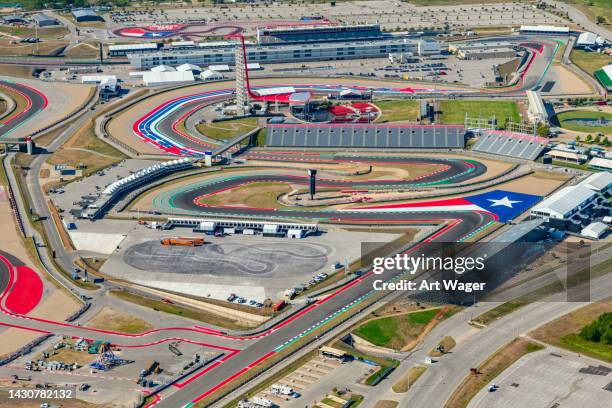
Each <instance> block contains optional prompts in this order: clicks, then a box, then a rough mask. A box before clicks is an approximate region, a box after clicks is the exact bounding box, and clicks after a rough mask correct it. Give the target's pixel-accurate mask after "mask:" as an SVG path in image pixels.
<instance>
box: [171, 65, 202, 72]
mask: <svg viewBox="0 0 612 408" xmlns="http://www.w3.org/2000/svg"><path fill="white" fill-rule="evenodd" d="M176 70H177V71H192V72H195V73H199V72H202V68H200V67H199V66H197V65H194V64H183V65H179V66H178V67H176Z"/></svg>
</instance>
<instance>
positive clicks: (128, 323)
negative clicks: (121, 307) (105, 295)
mask: <svg viewBox="0 0 612 408" xmlns="http://www.w3.org/2000/svg"><path fill="white" fill-rule="evenodd" d="M87 326H88V327H93V328H96V329H101V330H114V331H118V332H121V333H142V332H145V331H148V330H151V329H153V326H152V325H151V324H150V323H148V322H145V321H144V320H142V319H139V318H137V317H134V316H131V315H128V314H125V313H122V312H118V311H116V310H114V309H111V308H110V307H104V308H103V309H102V310H101V311H100V312H99V313H98V314H97V315H95V316H94V318H93V319H91V320H90V321H89V322H87Z"/></svg>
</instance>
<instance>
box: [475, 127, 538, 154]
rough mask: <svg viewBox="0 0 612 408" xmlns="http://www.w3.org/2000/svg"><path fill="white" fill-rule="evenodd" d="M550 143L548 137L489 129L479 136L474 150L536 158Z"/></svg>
mask: <svg viewBox="0 0 612 408" xmlns="http://www.w3.org/2000/svg"><path fill="white" fill-rule="evenodd" d="M547 144H548V139H545V138H543V137H537V136H531V135H527V134H523V133H515V132H508V131H503V130H488V131H486V132H484V134H483V135H482V136H480V137H479V138H478V141H477V142H476V144H474V147H473V150H474V151H477V152H482V153H490V154H497V155H501V156H510V157H516V158H519V159H525V160H535V159H537V158H538V156H539V155H540V154H541V153H542V151H543V150H544V149H545V148H546V145H547Z"/></svg>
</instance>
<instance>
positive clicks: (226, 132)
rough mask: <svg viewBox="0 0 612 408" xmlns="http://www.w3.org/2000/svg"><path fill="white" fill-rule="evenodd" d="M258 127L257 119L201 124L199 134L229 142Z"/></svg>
mask: <svg viewBox="0 0 612 408" xmlns="http://www.w3.org/2000/svg"><path fill="white" fill-rule="evenodd" d="M256 127H257V118H242V119H233V120H226V121H223V122H215V123H201V124H199V125H197V126H196V129H197V130H198V132H200V133H201V134H202V135H204V136H206V137H209V138H211V139H217V140H221V141H223V140H229V139H231V138H233V137H236V136H238V135H241V134H244V133H246V132H248V131H249V130H252V129H255V128H256Z"/></svg>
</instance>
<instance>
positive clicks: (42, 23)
mask: <svg viewBox="0 0 612 408" xmlns="http://www.w3.org/2000/svg"><path fill="white" fill-rule="evenodd" d="M32 20H34V24H36V25H37V26H38V27H51V26H54V25H58V24H59V23H58V21H57V20H56V19H54V18H52V17H49V16H47V15H46V14H43V13H38V14H34V15H33V16H32Z"/></svg>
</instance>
